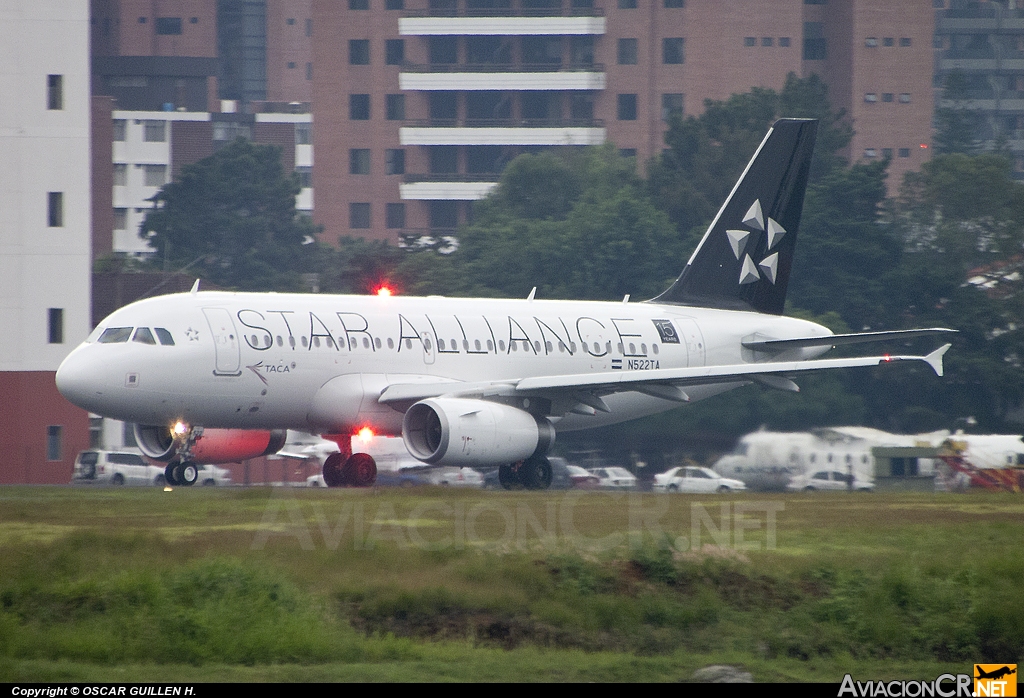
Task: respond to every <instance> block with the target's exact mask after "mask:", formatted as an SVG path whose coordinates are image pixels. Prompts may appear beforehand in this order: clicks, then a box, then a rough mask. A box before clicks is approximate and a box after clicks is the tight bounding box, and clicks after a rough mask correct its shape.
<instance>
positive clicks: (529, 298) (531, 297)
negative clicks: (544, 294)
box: [526, 286, 537, 301]
mask: <svg viewBox="0 0 1024 698" xmlns="http://www.w3.org/2000/svg"><path fill="white" fill-rule="evenodd" d="M536 295H537V287H536V286H534V287H533V290H532V291H530V295H528V296H527V297H526V300H528V301H532V300H533V297H534V296H536Z"/></svg>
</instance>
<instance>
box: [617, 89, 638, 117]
mask: <svg viewBox="0 0 1024 698" xmlns="http://www.w3.org/2000/svg"><path fill="white" fill-rule="evenodd" d="M617 106H618V109H617V113H618V118H619V121H636V95H635V94H627V95H618V105H617Z"/></svg>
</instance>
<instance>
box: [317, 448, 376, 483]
mask: <svg viewBox="0 0 1024 698" xmlns="http://www.w3.org/2000/svg"><path fill="white" fill-rule="evenodd" d="M376 481H377V463H376V462H374V460H373V456H371V455H369V454H368V453H353V454H352V455H348V454H347V453H332V454H331V455H330V456H328V457H327V460H326V461H324V483H325V484H326V485H327V486H328V487H345V486H349V487H369V486H370V485H372V484H373V483H374V482H376Z"/></svg>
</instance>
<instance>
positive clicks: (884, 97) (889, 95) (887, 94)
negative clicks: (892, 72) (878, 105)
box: [882, 92, 892, 102]
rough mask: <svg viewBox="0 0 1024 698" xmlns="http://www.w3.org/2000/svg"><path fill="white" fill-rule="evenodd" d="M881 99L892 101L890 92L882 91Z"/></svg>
mask: <svg viewBox="0 0 1024 698" xmlns="http://www.w3.org/2000/svg"><path fill="white" fill-rule="evenodd" d="M882 101H883V102H891V101H892V92H883V93H882Z"/></svg>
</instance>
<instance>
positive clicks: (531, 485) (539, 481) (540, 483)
mask: <svg viewBox="0 0 1024 698" xmlns="http://www.w3.org/2000/svg"><path fill="white" fill-rule="evenodd" d="M519 477H520V479H522V481H523V485H524V486H525V487H526V489H528V490H546V489H547V488H549V487H551V477H552V471H551V462H550V461H548V459H547V458H545V457H544V456H531V457H530V458H527V459H526V460H525V461H523V464H522V466H521V467H520V469H519Z"/></svg>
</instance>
